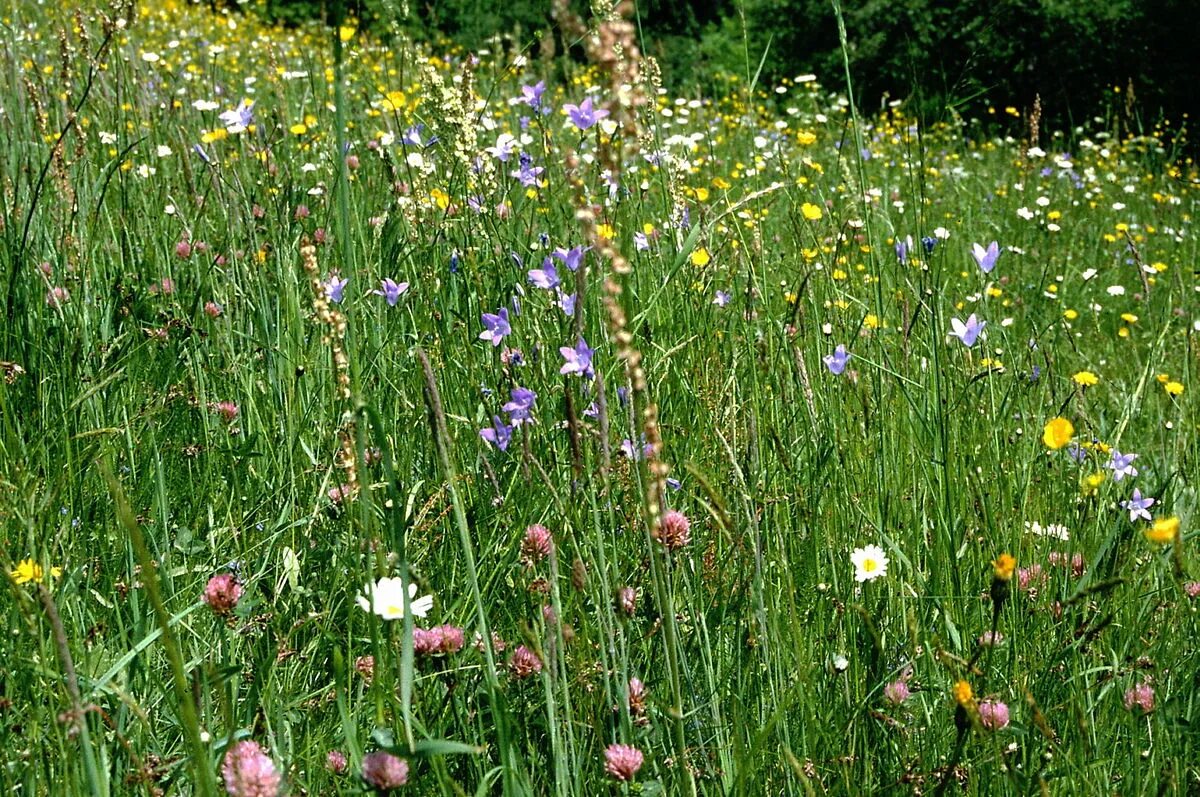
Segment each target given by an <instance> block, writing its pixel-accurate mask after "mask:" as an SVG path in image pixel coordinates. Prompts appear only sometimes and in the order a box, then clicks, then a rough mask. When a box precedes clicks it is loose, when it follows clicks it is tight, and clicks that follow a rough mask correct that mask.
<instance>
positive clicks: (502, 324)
mask: <svg viewBox="0 0 1200 797" xmlns="http://www.w3.org/2000/svg"><path fill="white" fill-rule="evenodd" d="M482 321H483V326H484V330H483V331H482V332H480V333H479V339H480V340H490V341H491V342H492V345H493V346H499V345H500V342H501V341H503V340H504V339H505V338H506V337H508V336H509V335H511V334H512V327H510V326H509V325H508V308H507V307H501V308H500V310H499V312H497V313H484V314H483V316H482Z"/></svg>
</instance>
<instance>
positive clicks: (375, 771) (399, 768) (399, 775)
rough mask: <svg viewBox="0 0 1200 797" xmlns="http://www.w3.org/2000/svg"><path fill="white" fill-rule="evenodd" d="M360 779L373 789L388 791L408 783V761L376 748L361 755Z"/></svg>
mask: <svg viewBox="0 0 1200 797" xmlns="http://www.w3.org/2000/svg"><path fill="white" fill-rule="evenodd" d="M362 779H363V781H364V782H365V783H366V784H367V785H368V786H370V787H371V788H372V789H375V791H379V792H389V791H392V790H394V789H398V788H400V787H401V786H403V785H405V784H406V783H408V762H407V761H405V760H404V759H403V758H397V757H396V756H394V755H392V754H391V753H387V752H384V751H383V750H377V751H375V752H374V753H368V754H367V755H365V756H363V762H362Z"/></svg>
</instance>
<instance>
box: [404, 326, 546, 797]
mask: <svg viewBox="0 0 1200 797" xmlns="http://www.w3.org/2000/svg"><path fill="white" fill-rule="evenodd" d="M416 354H417V360H418V362H420V364H421V371H422V373H423V375H424V378H425V404H426V408H427V409H428V411H429V425H430V430H431V432H432V435H433V442H434V447H435V449H436V451H437V458H438V463H439V464H440V465H441V468H442V477H443V479H444V480H445V483H446V489H447V490H448V491H449V492H450V504H451V506H452V507H453V513H454V525H455V527H456V528H457V529H458V539H459V544H460V546H461V547H462V553H463V558H464V559H465V560H466V566H467V584H468V586H469V587H470V589H471V599H472V600H473V601H474V603H475V613H476V622H478V623H479V635H480V638H481V640H482V649H483V655H484V660H485V662H486V664H487V668H486V670H485V674H486V676H487V678H486V681H487V690H488V702H489V704H490V705H489V708H490V709H491V712H492V719H493V722H494V723H495V726H496V744H497V747H498V749H499V751H500V760H501V762H502V764H503V778H504V784H505V789H504V790H505V793H506V794H508V793H516V791H521V790H522V789H521V788H520V787H519V785H518V784H519V783H520V782H523V781H525V780H526V778H525V776H524V767H523V766H522V765H521V761H520V758H519V756H518V755H517V751H516V749H515V747H514V746H513V745H512V743H511V740H510V739H509V737H508V717H507V713H506V709H505V703H504V701H503V700H502V698H501V695H500V676H499V671H498V669H497V667H496V658H495V653H494V652H493V649H492V633H491V629H490V628H489V626H488V619H487V609H486V608H485V607H484V603H483V594H482V592H481V591H480V589H479V573H478V569H477V568H476V566H475V548H474V545H473V543H472V542H471V532H470V529H469V528H468V527H467V516H466V513H465V512H464V511H463V501H462V497H461V496H460V495H459V492H458V475H457V471H456V469H455V467H454V463H453V461H452V460H451V458H450V433H449V432H448V431H447V429H446V414H445V411H444V410H443V409H442V398H441V395H440V394H439V393H438V388H437V379H436V378H435V377H434V375H433V366H432V365H431V364H430V363H429V357H428V356H427V355H426V354H425V350H424V349H422V348H419V347H418V348H417V351H416ZM406 614H407V612H406ZM510 790H516V791H510Z"/></svg>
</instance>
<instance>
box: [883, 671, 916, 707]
mask: <svg viewBox="0 0 1200 797" xmlns="http://www.w3.org/2000/svg"><path fill="white" fill-rule="evenodd" d="M909 694H910V692H909V689H908V681H906V680H905V679H903V678H899V679H897V680H895V681H892V682H891V683H890V684H888V685H887V686H885V687H883V699H884V700H886V701H887V702H889V703H891V704H892V705H893V706H898V705H900V704H901V703H903V702H904V701H905V700H908V697H909Z"/></svg>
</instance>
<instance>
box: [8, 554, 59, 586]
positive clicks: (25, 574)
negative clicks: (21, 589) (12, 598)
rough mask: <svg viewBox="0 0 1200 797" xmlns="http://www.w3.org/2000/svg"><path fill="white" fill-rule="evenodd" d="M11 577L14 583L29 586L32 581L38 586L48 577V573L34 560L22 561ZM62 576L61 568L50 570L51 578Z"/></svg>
mask: <svg viewBox="0 0 1200 797" xmlns="http://www.w3.org/2000/svg"><path fill="white" fill-rule="evenodd" d="M10 575H11V576H12V578H13V581H15V582H17V583H18V584H28V583H29V582H31V581H32V582H34V583H36V584H40V583H42V580H43V579H44V578H45V576H46V571H45V570H44V569H43V568H42V566H41V565H40V564H39V563H38V562H36V561H34V560H33V559H22V560H21V561H20V562H18V563H17V569H16V570H13V571H12V573H11V574H10ZM61 575H62V568H61V567H52V568H50V577H51V578H58V577H59V576H61Z"/></svg>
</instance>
